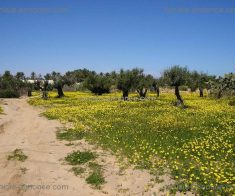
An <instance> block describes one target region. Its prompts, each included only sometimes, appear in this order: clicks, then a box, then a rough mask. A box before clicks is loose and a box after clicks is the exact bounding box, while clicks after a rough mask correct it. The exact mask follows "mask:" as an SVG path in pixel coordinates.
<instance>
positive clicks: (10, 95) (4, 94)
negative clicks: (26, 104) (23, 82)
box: [0, 89, 20, 98]
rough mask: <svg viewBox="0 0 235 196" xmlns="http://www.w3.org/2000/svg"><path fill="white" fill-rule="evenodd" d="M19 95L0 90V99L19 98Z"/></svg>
mask: <svg viewBox="0 0 235 196" xmlns="http://www.w3.org/2000/svg"><path fill="white" fill-rule="evenodd" d="M19 97H20V93H19V92H18V91H16V90H12V89H4V90H3V89H2V90H0V98H19Z"/></svg>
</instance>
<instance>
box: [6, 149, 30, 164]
mask: <svg viewBox="0 0 235 196" xmlns="http://www.w3.org/2000/svg"><path fill="white" fill-rule="evenodd" d="M27 158H28V156H26V155H25V154H24V153H23V151H22V150H21V149H18V148H17V149H15V150H14V151H13V152H12V154H11V155H8V157H7V160H17V161H22V162H23V161H25V160H26V159H27Z"/></svg>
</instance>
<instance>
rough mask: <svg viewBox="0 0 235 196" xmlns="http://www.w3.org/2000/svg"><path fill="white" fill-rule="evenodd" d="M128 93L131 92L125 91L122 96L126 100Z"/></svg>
mask: <svg viewBox="0 0 235 196" xmlns="http://www.w3.org/2000/svg"><path fill="white" fill-rule="evenodd" d="M128 94H129V92H128V91H123V94H122V97H123V100H124V101H126V100H128Z"/></svg>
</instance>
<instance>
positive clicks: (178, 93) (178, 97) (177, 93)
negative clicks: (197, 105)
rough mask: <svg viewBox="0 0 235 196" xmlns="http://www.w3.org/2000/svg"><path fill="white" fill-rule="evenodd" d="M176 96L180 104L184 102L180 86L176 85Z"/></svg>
mask: <svg viewBox="0 0 235 196" xmlns="http://www.w3.org/2000/svg"><path fill="white" fill-rule="evenodd" d="M175 96H176V98H177V100H178V101H179V103H180V104H184V102H183V99H182V98H181V96H180V91H179V86H175Z"/></svg>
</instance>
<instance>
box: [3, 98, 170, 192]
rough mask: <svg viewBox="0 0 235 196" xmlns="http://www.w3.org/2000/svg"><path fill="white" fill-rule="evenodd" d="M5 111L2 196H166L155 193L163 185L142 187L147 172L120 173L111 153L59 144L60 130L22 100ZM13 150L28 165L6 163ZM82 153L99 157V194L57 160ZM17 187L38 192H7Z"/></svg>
mask: <svg viewBox="0 0 235 196" xmlns="http://www.w3.org/2000/svg"><path fill="white" fill-rule="evenodd" d="M3 109H4V113H5V114H3V115H0V195H4V196H6V195H12V196H15V195H26V196H32V195H33V196H34V195H40V196H41V195H46V196H54V195H55V196H59V195H61V196H62V195H63V196H67V195H69V196H80V195H81V196H86V195H165V194H163V193H161V194H160V193H159V188H160V187H161V186H160V185H162V184H157V185H156V184H155V185H154V186H153V187H152V188H146V187H147V186H148V185H150V180H151V178H153V176H151V175H149V174H148V173H147V172H145V171H139V170H133V169H126V170H125V171H122V172H120V167H119V164H118V162H117V160H116V158H115V157H114V156H113V155H111V154H110V153H108V152H103V151H102V150H100V149H97V147H95V146H91V145H89V144H87V143H86V142H85V141H83V140H82V141H78V142H77V145H73V146H66V145H65V144H66V143H68V142H66V141H58V140H57V139H56V135H55V132H56V131H57V129H58V128H60V127H62V125H61V124H60V123H59V122H58V121H55V120H48V119H46V118H45V117H42V116H41V115H40V113H41V112H42V111H40V109H38V108H34V107H32V106H30V105H29V104H28V103H27V101H26V99H5V100H4V101H3ZM16 148H20V149H22V150H23V152H24V153H25V154H26V155H27V156H28V159H27V160H26V161H24V162H20V161H13V160H7V155H9V153H10V152H12V151H13V150H15V149H16ZM81 149H95V150H96V152H97V153H98V154H102V157H101V158H102V159H103V160H102V161H101V162H102V164H103V166H104V169H105V174H104V175H105V180H106V181H107V183H106V184H105V185H104V186H103V188H102V189H101V190H96V189H92V188H91V187H90V186H89V185H88V184H87V183H86V182H85V179H84V178H81V177H77V176H75V175H74V174H73V173H72V172H69V169H70V168H71V166H70V165H66V164H63V161H61V159H63V158H64V157H65V156H66V155H67V154H68V153H70V152H71V151H73V150H81ZM104 160H105V161H104ZM25 169H26V171H24V170H25ZM165 180H168V181H169V179H165ZM21 184H26V185H35V186H37V187H35V186H34V187H33V188H28V189H26V190H23V189H18V188H10V189H7V188H8V187H9V186H8V187H6V185H12V186H14V185H16V186H19V185H21ZM4 185H5V187H4ZM41 185H49V186H48V187H47V188H45V187H44V188H43V187H42V186H41ZM154 192H155V193H154Z"/></svg>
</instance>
